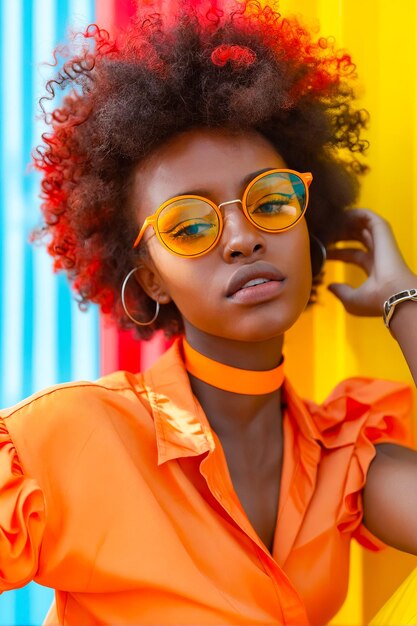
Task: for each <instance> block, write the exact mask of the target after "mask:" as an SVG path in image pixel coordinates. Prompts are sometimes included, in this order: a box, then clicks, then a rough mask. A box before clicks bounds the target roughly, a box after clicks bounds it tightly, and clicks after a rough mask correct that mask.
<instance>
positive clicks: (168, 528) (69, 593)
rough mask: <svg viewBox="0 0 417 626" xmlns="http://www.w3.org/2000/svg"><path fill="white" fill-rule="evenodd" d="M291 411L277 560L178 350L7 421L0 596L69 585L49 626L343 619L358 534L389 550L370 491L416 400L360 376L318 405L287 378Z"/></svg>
mask: <svg viewBox="0 0 417 626" xmlns="http://www.w3.org/2000/svg"><path fill="white" fill-rule="evenodd" d="M284 399H285V402H286V405H287V408H286V409H285V412H284V418H283V420H284V423H283V429H284V460H283V470H282V478H281V491H280V502H279V511H278V518H277V526H276V531H275V541H274V548H273V553H272V555H271V554H270V553H269V552H268V550H267V549H266V547H265V546H264V545H263V543H262V541H261V540H260V539H259V537H258V536H257V534H256V532H255V531H254V529H253V528H252V526H251V524H250V522H249V520H248V518H247V516H246V515H245V512H244V510H243V509H242V506H241V505H240V502H239V500H238V498H237V496H236V493H235V491H234V489H233V486H232V482H231V479H230V475H229V472H228V469H227V464H226V460H225V456H224V453H223V450H222V446H221V444H220V441H219V439H218V438H217V436H216V434H215V433H214V431H213V430H212V429H211V428H210V425H209V423H208V421H207V418H206V417H205V415H204V413H203V411H202V409H201V407H200V405H199V403H198V401H197V400H196V398H195V397H194V396H193V394H192V391H191V388H190V384H189V380H188V376H187V373H186V371H185V369H184V365H183V361H182V355H181V349H180V343H179V342H175V343H174V345H173V346H172V347H171V348H170V349H169V350H168V352H167V353H165V354H164V355H163V356H162V357H161V358H160V359H159V361H158V362H157V363H156V364H155V365H154V366H153V367H152V368H151V369H150V370H149V371H147V372H145V374H143V375H142V374H137V375H133V374H130V373H128V372H116V373H114V374H111V375H110V376H106V377H103V378H101V379H100V380H99V381H97V382H95V383H90V382H78V383H69V384H64V385H58V386H55V387H52V388H50V389H47V390H45V391H42V392H40V393H37V394H35V395H34V396H32V397H30V398H28V399H27V400H25V401H23V402H21V403H20V404H18V405H16V406H15V407H13V408H11V409H7V410H4V411H1V412H0V591H5V590H7V589H11V588H14V587H19V586H22V585H24V584H26V583H27V582H28V581H30V580H32V579H34V580H36V581H37V582H38V583H40V584H42V585H46V586H48V587H52V588H54V589H55V590H56V595H55V597H56V600H55V603H54V605H53V607H52V609H51V611H50V613H49V616H48V618H47V621H46V623H48V624H55V623H59V624H84V625H87V624H161V625H162V624H201V625H203V624H247V625H249V624H250V625H253V624H265V625H266V624H284V623H285V624H306V623H308V622H310V623H314V624H323V623H325V622H326V621H328V620H329V618H330V617H331V616H332V615H334V613H335V612H336V611H337V609H338V608H339V607H340V605H341V604H342V602H343V599H344V597H345V594H346V588H347V582H348V566H349V542H350V539H351V538H352V536H353V537H355V538H357V539H358V540H359V541H360V542H361V543H363V544H364V545H365V546H366V547H368V548H371V549H378V548H379V547H380V546H381V545H382V544H381V542H379V541H378V540H376V539H375V538H373V537H372V535H371V534H370V533H369V532H368V531H366V529H365V528H364V527H363V526H362V525H361V519H362V501H361V490H362V487H363V485H364V482H365V479H366V472H367V470H368V467H369V464H370V463H371V461H372V459H373V457H374V455H375V448H374V443H375V442H382V441H398V442H406V441H407V438H406V430H407V429H406V426H405V425H406V422H407V418H406V414H407V412H408V409H409V405H410V400H411V393H410V390H409V388H408V387H407V386H406V385H404V384H401V383H395V382H387V381H376V380H371V379H366V378H355V379H351V380H347V381H345V382H343V383H341V384H340V385H339V386H338V387H337V388H336V389H335V390H334V391H333V393H332V394H331V396H330V397H329V398H328V400H327V401H326V402H325V403H324V404H323V405H322V406H317V405H315V404H313V403H311V402H305V401H303V400H301V399H300V398H299V397H298V396H297V394H296V393H295V392H294V390H293V389H292V387H291V386H290V384H289V383H288V382H287V381H286V382H285V383H284ZM1 418H2V419H1ZM307 616H308V617H307Z"/></svg>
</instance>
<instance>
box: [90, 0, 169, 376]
mask: <svg viewBox="0 0 417 626" xmlns="http://www.w3.org/2000/svg"><path fill="white" fill-rule="evenodd" d="M135 4H136V3H135V1H134V0H96V16H97V20H96V21H97V24H98V25H99V26H100V27H102V28H106V29H107V30H108V31H109V32H110V33H111V34H112V35H114V33H115V32H116V31H117V30H118V29H119V28H125V27H126V26H127V24H128V23H129V20H130V18H131V17H132V15H133V14H134V12H135ZM154 4H157V3H154ZM169 344H170V342H167V341H165V339H164V337H163V335H162V334H161V333H158V334H157V335H156V336H155V337H154V338H153V339H152V340H151V341H146V342H143V341H137V340H135V339H133V337H132V332H126V331H119V330H117V328H116V326H115V325H114V324H111V323H110V321H109V320H107V319H106V318H105V316H103V315H101V316H100V371H101V374H102V375H104V374H108V373H110V372H113V371H115V370H119V369H123V370H128V371H131V372H138V371H140V370H144V369H147V368H148V367H149V366H150V365H151V364H152V363H153V362H154V361H155V360H156V358H157V357H158V356H159V355H160V354H161V353H162V352H163V351H164V350H165V349H166V348H167V346H168V345H169Z"/></svg>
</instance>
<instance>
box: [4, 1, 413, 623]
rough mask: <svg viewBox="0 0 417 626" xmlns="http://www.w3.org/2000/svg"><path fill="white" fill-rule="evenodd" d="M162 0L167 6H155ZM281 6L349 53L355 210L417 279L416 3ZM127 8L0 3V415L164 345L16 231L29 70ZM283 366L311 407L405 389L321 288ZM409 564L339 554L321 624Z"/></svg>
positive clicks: (33, 72) (391, 356)
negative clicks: (376, 225) (367, 379)
mask: <svg viewBox="0 0 417 626" xmlns="http://www.w3.org/2000/svg"><path fill="white" fill-rule="evenodd" d="M161 2H166V0H161ZM397 6H399V7H400V8H396V9H395V10H394V8H393V7H394V5H393V3H392V2H388V0H378V2H364V1H363V0H281V10H282V12H283V13H287V12H288V13H293V12H295V13H297V14H300V15H302V16H303V19H304V21H306V22H307V23H308V24H310V25H313V26H316V25H318V23H320V25H321V32H322V33H323V34H324V35H334V36H335V37H336V39H337V41H338V42H339V44H340V45H341V46H342V47H346V48H347V49H349V51H350V52H351V53H352V55H353V58H354V60H355V61H356V64H357V67H358V74H359V79H360V85H361V87H360V94H361V100H362V103H363V106H364V107H365V108H367V109H368V110H369V111H370V113H371V119H372V123H371V127H370V130H369V132H368V138H369V140H370V142H371V149H370V151H369V163H370V165H371V168H372V170H371V173H370V174H369V175H368V177H367V180H366V181H365V182H364V185H363V191H362V196H361V199H360V205H361V206H366V207H371V208H373V209H375V210H377V211H379V212H380V213H381V214H382V215H384V216H385V217H387V218H388V219H389V220H390V222H391V223H392V225H393V228H394V231H395V233H396V235H397V237H398V238H399V240H400V243H401V247H402V250H403V252H404V255H405V258H406V259H407V261H408V262H409V263H410V264H411V266H412V267H413V268H414V270H415V271H417V246H416V244H415V242H416V241H417V217H416V218H415V217H414V215H417V213H416V209H417V176H416V175H415V174H416V171H415V169H416V156H417V154H416V150H417V124H416V104H417V54H416V53H417V43H416V42H417V7H416V4H415V2H414V1H413V0H403V1H402V2H401V4H399V5H397ZM132 9H133V2H132V0H96V1H94V0H13V1H9V0H1V12H0V64H1V72H2V81H1V83H0V109H1V115H0V163H1V168H2V176H1V180H0V286H1V290H0V338H1V339H0V406H7V405H10V404H13V403H15V402H16V401H18V400H19V399H21V398H23V397H25V396H27V395H29V394H30V393H32V392H33V391H35V390H37V389H40V388H42V387H45V386H48V385H50V384H53V383H55V382H60V381H64V380H73V379H80V378H86V379H92V378H95V377H97V376H98V375H99V374H100V372H101V373H105V372H107V371H111V370H113V369H115V368H119V367H123V368H127V369H133V370H135V369H139V368H143V367H145V366H146V365H148V364H149V363H150V362H151V361H152V360H153V359H154V358H156V356H157V355H158V354H159V352H160V351H161V350H162V349H163V347H164V341H163V339H162V338H161V337H158V338H157V339H156V340H155V341H153V342H151V343H149V344H144V345H139V344H136V345H135V344H133V343H132V340H131V337H130V335H129V334H127V333H123V334H120V333H117V332H116V331H115V330H114V328H112V327H110V326H108V325H107V324H106V323H105V322H104V321H103V320H100V319H99V317H98V315H97V312H96V311H95V310H93V309H92V310H90V311H89V312H88V313H86V314H85V313H84V314H82V313H80V312H79V311H78V308H77V306H76V303H75V302H74V301H73V299H72V296H71V293H70V290H69V288H68V287H67V285H66V282H65V279H64V278H63V277H60V276H54V275H53V274H52V272H51V262H50V260H49V258H48V257H47V255H46V253H45V251H44V250H43V249H37V248H31V247H30V246H29V245H28V244H27V234H28V232H29V230H30V229H31V228H32V227H33V226H34V225H35V224H36V222H37V220H38V204H39V201H38V199H37V193H38V178H37V176H36V175H35V174H34V173H33V172H31V171H29V170H28V164H29V162H30V150H31V147H32V146H33V145H35V144H36V142H37V141H38V138H39V135H40V132H41V130H42V127H41V124H40V122H39V121H37V120H36V114H37V108H36V101H37V96H38V94H39V93H40V91H39V90H40V86H41V84H42V83H43V82H44V80H45V77H47V76H48V71H49V70H48V68H47V67H41V66H40V64H41V63H42V62H45V61H50V60H51V51H52V49H53V48H54V46H55V45H56V43H57V42H58V41H61V40H62V39H63V38H64V37H65V33H66V31H67V29H68V28H69V27H71V28H75V29H77V30H78V29H82V28H83V26H85V25H86V24H87V23H89V22H91V21H95V20H97V22H98V23H99V24H100V25H103V26H105V27H108V28H110V29H113V28H115V27H118V26H123V24H125V23H126V21H127V20H128V19H129V15H131V13H132ZM343 277H347V278H348V279H349V280H352V281H358V280H360V277H361V276H360V272H359V270H354V269H352V268H350V269H348V270H344V269H341V268H337V267H334V266H333V267H331V266H330V264H329V267H328V270H327V277H326V281H327V282H331V281H332V280H339V279H343ZM286 356H287V364H288V365H287V369H288V372H289V376H290V377H291V378H292V380H293V381H296V384H297V387H298V389H299V391H300V392H301V393H302V394H303V395H306V396H309V397H313V398H314V399H316V400H321V399H323V398H324V397H325V396H326V395H327V393H328V392H329V391H330V389H331V388H332V387H333V386H334V385H335V384H336V383H337V382H338V381H339V380H340V379H341V378H344V377H347V376H351V375H358V374H359V375H372V376H380V377H387V378H393V379H399V380H409V381H410V382H411V379H410V376H409V374H408V371H407V368H406V367H405V365H404V363H403V359H402V357H401V354H400V351H399V349H398V347H397V346H396V345H395V343H394V342H393V340H392V338H391V337H390V335H389V333H388V332H387V331H386V329H385V328H384V326H383V324H382V321H381V320H373V319H361V320H358V319H354V318H352V317H350V316H347V315H346V314H345V313H344V311H343V309H342V307H341V305H340V304H339V303H338V302H336V301H335V300H334V298H331V297H330V296H329V295H327V294H326V293H325V290H324V289H322V292H321V295H320V302H319V304H318V305H317V306H316V307H315V308H314V309H311V310H310V311H309V312H307V313H306V314H305V315H304V316H303V318H302V319H301V321H300V323H299V325H298V327H297V328H296V329H294V330H293V331H292V332H291V333H290V334H289V335H288V338H287V342H286ZM415 565H416V561H415V558H414V557H411V556H409V555H405V554H401V553H398V552H396V551H394V550H391V549H387V550H386V551H385V552H384V553H382V554H377V555H376V554H369V553H365V552H364V551H362V550H361V549H360V548H359V547H357V546H353V548H352V568H351V584H350V591H349V595H348V598H347V601H346V603H345V606H344V607H343V609H342V611H341V612H340V613H339V615H338V616H337V617H336V618H335V619H334V620H333V623H334V624H358V625H359V624H364V623H366V622H367V620H368V619H369V618H370V616H372V614H373V613H375V612H376V610H377V608H378V607H379V606H380V605H381V604H382V602H383V601H384V599H386V598H387V597H388V596H389V594H390V593H391V592H392V590H393V589H394V588H395V587H396V586H397V585H398V584H399V582H401V580H403V579H404V578H405V576H406V574H407V573H408V572H409V571H410V570H411V568H412V567H415ZM51 596H52V594H51V591H50V590H45V589H41V588H40V587H38V586H37V585H34V584H31V585H28V586H27V587H26V588H24V589H22V590H19V591H17V592H10V593H7V594H4V595H3V596H0V626H6V625H8V626H10V625H12V624H13V625H23V624H39V623H41V621H42V619H43V616H44V614H45V613H46V610H47V608H48V606H49V603H50V600H51Z"/></svg>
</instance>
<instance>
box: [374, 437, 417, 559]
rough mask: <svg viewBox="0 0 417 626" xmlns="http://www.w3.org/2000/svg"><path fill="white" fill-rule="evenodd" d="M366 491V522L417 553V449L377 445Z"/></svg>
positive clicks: (382, 535) (384, 538)
mask: <svg viewBox="0 0 417 626" xmlns="http://www.w3.org/2000/svg"><path fill="white" fill-rule="evenodd" d="M376 449H377V453H376V457H375V459H374V460H373V461H372V463H371V466H370V468H369V470H368V475H367V478H366V485H365V489H364V493H363V498H364V501H363V505H364V520H363V521H364V524H365V526H366V527H367V528H368V529H369V530H370V531H371V532H372V533H373V534H374V535H376V536H377V537H379V538H380V539H382V541H384V542H385V543H387V544H388V545H390V546H393V547H394V548H398V550H403V551H404V552H410V553H411V554H416V555H417V452H416V451H414V450H410V449H409V448H404V447H402V446H397V445H395V444H391V443H383V444H379V445H377V446H376Z"/></svg>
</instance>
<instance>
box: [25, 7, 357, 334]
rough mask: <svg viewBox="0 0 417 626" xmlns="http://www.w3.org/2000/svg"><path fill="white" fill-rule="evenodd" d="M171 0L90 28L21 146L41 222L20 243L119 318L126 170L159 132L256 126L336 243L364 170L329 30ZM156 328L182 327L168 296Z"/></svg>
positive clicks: (316, 227) (143, 300) (351, 71)
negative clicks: (33, 243)
mask: <svg viewBox="0 0 417 626" xmlns="http://www.w3.org/2000/svg"><path fill="white" fill-rule="evenodd" d="M148 4H149V3H148ZM180 5H181V6H180V10H179V11H178V13H177V14H176V15H175V16H172V15H171V16H170V18H169V19H168V18H167V17H166V16H164V15H162V14H161V13H150V12H149V14H147V15H144V14H141V13H140V11H139V10H138V12H137V14H136V16H135V18H134V19H133V21H132V23H131V25H130V26H129V27H128V29H127V30H125V31H124V32H123V33H121V35H120V36H118V37H117V38H114V39H112V38H111V37H110V35H109V33H108V32H106V31H104V30H101V29H100V28H99V27H98V26H96V25H90V26H89V27H88V28H87V30H86V31H85V33H83V34H82V35H81V36H82V42H83V45H82V46H81V50H78V52H76V51H74V50H73V51H72V52H70V53H69V54H70V58H67V60H66V61H65V63H64V64H63V66H62V68H61V69H60V70H59V71H58V72H57V76H56V77H55V78H54V79H52V80H50V81H48V83H47V86H46V89H47V95H46V96H44V97H43V98H42V99H41V107H42V110H43V113H44V117H45V119H46V122H47V123H48V124H50V126H51V132H49V133H45V134H43V136H42V139H43V144H42V145H40V146H38V147H37V148H36V150H35V152H34V161H35V166H36V167H37V168H38V169H39V170H41V171H42V183H41V198H42V212H43V219H44V223H43V225H42V226H41V227H39V228H38V229H36V230H34V231H33V233H32V240H41V239H42V240H43V239H44V238H45V236H46V238H47V242H46V243H47V249H48V252H49V253H50V254H51V255H52V256H53V257H54V269H55V271H58V270H64V271H66V272H67V275H68V278H69V279H70V281H71V283H72V285H73V288H74V290H75V292H76V294H77V297H78V299H79V303H80V306H81V307H85V306H86V305H87V304H88V303H89V302H95V303H97V304H99V306H100V308H101V311H102V312H103V313H104V314H110V315H112V316H113V318H114V319H115V320H116V321H117V323H118V324H119V326H120V327H121V328H128V327H132V322H131V321H130V320H129V319H128V318H127V317H126V315H125V313H124V311H123V308H122V306H121V299H120V287H121V284H122V281H123V279H124V277H125V276H126V274H127V273H128V271H129V270H130V269H131V268H132V262H135V258H134V256H133V252H132V245H133V240H134V238H135V236H136V229H135V228H133V229H132V223H133V213H132V210H131V208H130V207H129V191H130V188H131V181H132V173H133V171H134V168H136V166H137V165H138V164H139V163H140V162H142V161H143V160H145V159H146V158H147V156H148V155H149V154H150V153H151V152H152V150H154V149H155V148H157V147H158V146H159V145H161V144H162V143H163V142H165V141H166V140H168V139H169V138H170V137H172V136H174V135H175V134H177V133H180V132H182V131H185V130H187V129H190V128H195V127H211V128H215V127H223V128H228V129H230V130H232V131H238V132H241V131H243V132H244V131H245V130H246V131H247V130H255V131H257V132H258V133H260V134H262V135H263V136H265V137H266V138H267V139H268V140H269V141H270V142H271V143H272V144H273V145H274V147H276V150H277V152H279V153H280V154H281V156H282V157H283V158H284V160H285V161H286V163H287V165H288V167H290V168H292V169H296V170H299V171H312V172H313V173H314V185H312V187H311V190H310V192H311V196H310V208H309V211H308V213H307V216H306V219H307V223H308V227H309V230H310V231H311V232H312V233H314V234H315V235H316V236H317V237H319V238H320V239H321V240H322V241H323V242H324V244H325V245H327V244H329V243H330V242H332V241H335V240H336V238H337V233H338V231H339V229H340V228H341V225H342V223H343V219H344V211H345V209H346V208H347V207H349V206H350V205H352V203H353V202H354V201H355V199H356V196H357V192H358V176H359V175H360V174H362V173H363V172H364V171H365V169H366V167H365V165H364V164H363V162H362V161H361V159H360V155H361V154H362V153H363V152H364V150H365V149H366V147H367V142H366V141H364V140H363V139H362V138H361V132H362V130H363V128H365V126H366V123H367V114H366V112H365V111H363V110H358V109H357V108H355V106H354V91H353V88H352V86H351V79H352V78H354V77H355V66H354V65H353V63H352V61H351V58H350V56H349V55H348V54H346V53H345V52H344V51H341V50H338V49H337V48H336V47H335V43H334V41H333V39H331V38H328V39H325V38H323V37H318V38H317V39H314V35H313V34H311V33H310V32H309V31H308V30H307V29H306V28H305V27H303V26H302V25H301V23H300V22H299V21H298V19H296V18H288V17H286V18H284V17H282V15H281V14H280V13H279V12H278V7H277V5H276V4H275V3H274V2H273V0H272V4H270V5H267V6H265V5H264V4H261V3H259V2H257V1H247V2H242V1H241V0H230V2H228V7H229V8H228V9H227V10H226V9H225V8H224V6H225V3H223V9H220V8H219V6H218V4H217V3H216V1H215V0H208V8H207V6H206V9H205V10H204V11H201V10H199V9H201V6H200V7H199V6H198V5H199V2H196V0H189V1H188V2H187V1H186V0H180ZM78 36H80V34H78ZM60 90H67V92H66V95H64V97H63V99H62V102H61V103H60V105H59V106H58V107H56V108H55V109H54V110H53V111H52V112H51V113H48V112H47V111H46V110H45V103H46V102H47V101H48V100H50V101H52V102H53V101H54V99H55V98H56V96H57V92H59V91H60ZM219 102H221V103H222V106H219ZM136 261H137V259H136ZM135 299H136V303H135V310H136V311H139V312H142V313H143V316H144V319H146V318H147V316H148V317H149V318H151V317H152V314H153V310H154V303H153V301H152V300H150V299H149V298H148V296H146V295H145V293H144V292H142V291H141V290H140V288H139V286H138V289H137V293H136V295H135ZM158 328H163V329H164V331H165V333H166V334H167V335H168V336H169V335H172V334H176V333H179V332H181V331H182V328H183V327H182V318H181V315H180V313H179V311H178V309H177V308H176V306H175V304H174V303H170V304H168V305H166V306H163V307H162V308H161V313H160V315H159V317H158V319H157V321H156V322H155V323H154V324H153V325H152V326H151V327H141V328H137V335H138V337H141V338H145V339H146V338H149V337H150V336H151V335H152V334H153V332H154V331H155V330H156V329H158Z"/></svg>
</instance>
